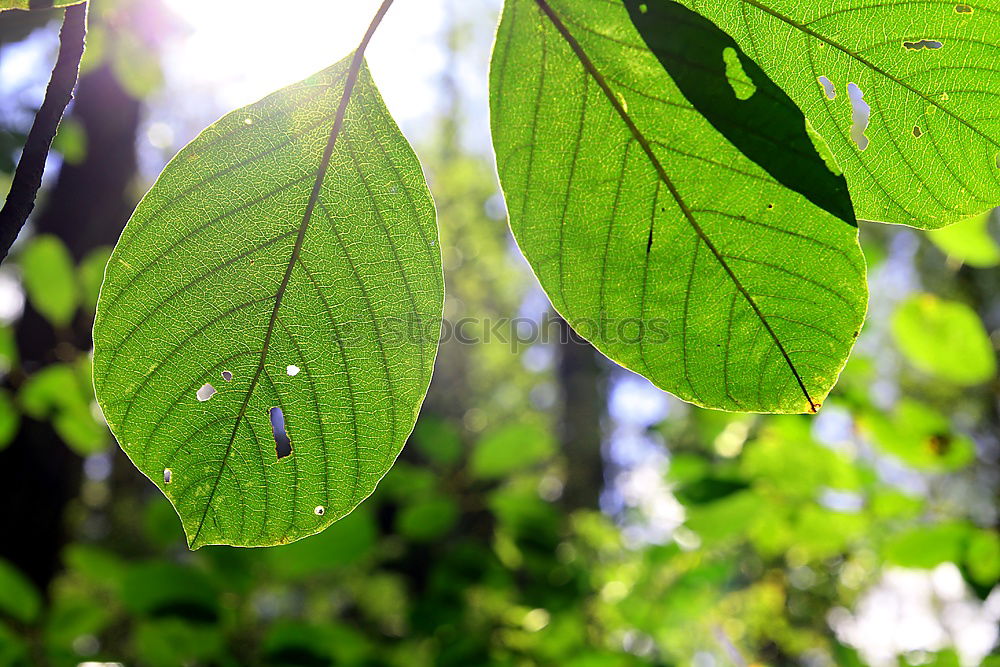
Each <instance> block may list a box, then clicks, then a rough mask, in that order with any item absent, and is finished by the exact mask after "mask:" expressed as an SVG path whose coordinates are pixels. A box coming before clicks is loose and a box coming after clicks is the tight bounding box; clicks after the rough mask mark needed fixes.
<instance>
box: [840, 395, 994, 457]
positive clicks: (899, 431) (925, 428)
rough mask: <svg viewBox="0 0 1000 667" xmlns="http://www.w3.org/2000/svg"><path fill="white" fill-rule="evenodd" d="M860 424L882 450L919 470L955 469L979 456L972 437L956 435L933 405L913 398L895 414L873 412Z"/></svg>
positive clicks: (900, 406) (901, 404) (862, 419)
mask: <svg viewBox="0 0 1000 667" xmlns="http://www.w3.org/2000/svg"><path fill="white" fill-rule="evenodd" d="M858 422H859V425H860V426H861V427H862V428H863V429H864V430H866V431H868V432H870V433H871V435H872V436H873V439H874V441H875V444H876V445H878V446H879V448H881V449H882V450H883V451H885V452H887V453H889V454H891V455H893V456H895V457H897V458H898V459H900V460H901V461H903V462H904V463H906V464H908V465H911V466H913V467H914V468H917V469H920V470H956V469H958V468H961V467H963V466H966V465H968V464H970V463H971V462H972V461H973V460H975V457H976V446H975V443H974V442H973V441H972V438H970V437H969V436H967V435H965V434H963V433H958V432H956V431H955V430H954V429H953V428H952V425H951V422H950V421H949V420H948V418H947V417H945V416H944V415H943V414H941V413H940V412H937V411H936V410H934V408H932V407H931V406H929V405H926V404H924V403H920V402H918V401H915V400H912V399H903V400H902V401H900V402H899V404H898V405H897V406H896V408H895V410H894V411H893V413H892V415H887V414H885V413H883V412H881V411H872V412H871V413H870V414H867V415H864V416H862V417H861V418H860V419H859V420H858Z"/></svg>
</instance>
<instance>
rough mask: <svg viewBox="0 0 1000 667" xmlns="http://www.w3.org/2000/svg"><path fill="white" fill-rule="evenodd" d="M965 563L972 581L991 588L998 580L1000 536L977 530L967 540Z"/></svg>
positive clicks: (999, 570) (999, 572)
mask: <svg viewBox="0 0 1000 667" xmlns="http://www.w3.org/2000/svg"><path fill="white" fill-rule="evenodd" d="M965 562H966V565H967V567H968V568H969V574H970V575H971V577H972V580H973V581H975V582H976V583H977V584H979V585H981V586H992V585H994V584H995V583H997V580H998V579H1000V535H997V533H995V532H993V531H989V530H979V531H976V532H975V533H973V534H972V536H971V537H970V538H969V545H968V549H967V551H966V554H965Z"/></svg>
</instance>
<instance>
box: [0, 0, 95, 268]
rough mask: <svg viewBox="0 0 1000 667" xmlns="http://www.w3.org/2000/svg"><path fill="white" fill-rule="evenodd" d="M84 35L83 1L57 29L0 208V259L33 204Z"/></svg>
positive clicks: (76, 68)
mask: <svg viewBox="0 0 1000 667" xmlns="http://www.w3.org/2000/svg"><path fill="white" fill-rule="evenodd" d="M86 34H87V3H86V2H85V3H83V4H80V5H74V6H72V7H69V8H67V9H66V13H65V15H64V17H63V24H62V29H61V30H60V31H59V56H58V57H57V58H56V64H55V67H53V68H52V78H50V79H49V85H48V88H46V89H45V99H44V100H43V101H42V106H41V107H40V108H39V109H38V113H37V114H35V121H34V123H32V125H31V130H30V131H29V132H28V139H27V141H26V142H25V144H24V150H23V151H22V153H21V159H20V160H19V161H18V164H17V170H16V171H15V172H14V179H13V181H12V183H11V186H10V193H9V194H8V195H7V201H6V202H5V203H4V205H3V208H2V209H0V261H3V260H4V258H6V257H7V252H8V251H9V250H10V246H11V245H13V243H14V239H16V238H17V235H18V234H19V233H20V232H21V228H22V227H24V223H25V222H26V221H27V219H28V216H29V215H30V214H31V211H32V209H33V208H34V207H35V196H36V195H37V194H38V188H39V186H41V184H42V173H43V172H44V171H45V159H46V158H47V157H48V154H49V147H50V146H51V145H52V139H53V138H54V137H55V135H56V130H57V129H58V128H59V121H60V120H62V115H63V112H64V111H65V110H66V105H68V104H69V101H70V100H71V99H73V88H75V87H76V80H77V77H78V75H79V73H80V59H81V58H82V57H83V45H84V38H85V36H86Z"/></svg>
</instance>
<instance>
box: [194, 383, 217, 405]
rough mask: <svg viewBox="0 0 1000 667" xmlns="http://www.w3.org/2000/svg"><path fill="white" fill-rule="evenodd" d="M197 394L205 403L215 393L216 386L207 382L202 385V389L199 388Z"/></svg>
mask: <svg viewBox="0 0 1000 667" xmlns="http://www.w3.org/2000/svg"><path fill="white" fill-rule="evenodd" d="M195 395H196V396H197V397H198V400H199V401H201V402H203V403H204V402H205V401H207V400H208V399H210V398H212V396H214V395H215V387H213V386H212V385H210V384H209V383H207V382H206V383H205V384H203V385H201V389H199V390H198V393H197V394H195Z"/></svg>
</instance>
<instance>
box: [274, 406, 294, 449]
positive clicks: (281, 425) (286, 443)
mask: <svg viewBox="0 0 1000 667" xmlns="http://www.w3.org/2000/svg"><path fill="white" fill-rule="evenodd" d="M270 416H271V434H272V435H273V436H274V451H275V453H276V454H277V455H278V459H279V460H280V459H283V458H285V457H286V456H290V455H291V453H292V441H291V439H290V438H289V437H288V433H287V432H286V431H285V415H284V414H283V413H282V412H281V408H271V410H270Z"/></svg>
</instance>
